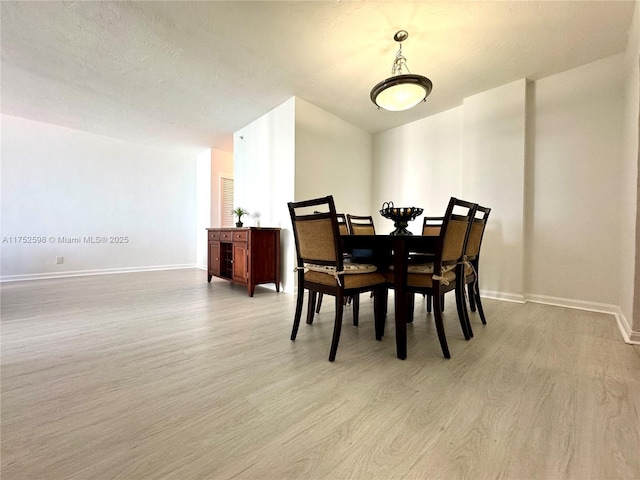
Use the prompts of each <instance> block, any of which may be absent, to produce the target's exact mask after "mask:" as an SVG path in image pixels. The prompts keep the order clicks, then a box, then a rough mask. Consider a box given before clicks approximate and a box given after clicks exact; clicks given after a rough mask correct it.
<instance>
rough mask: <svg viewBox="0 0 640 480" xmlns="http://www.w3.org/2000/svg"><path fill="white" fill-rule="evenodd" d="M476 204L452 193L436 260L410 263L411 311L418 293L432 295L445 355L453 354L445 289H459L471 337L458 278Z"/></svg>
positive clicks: (390, 279) (464, 326) (460, 310)
mask: <svg viewBox="0 0 640 480" xmlns="http://www.w3.org/2000/svg"><path fill="white" fill-rule="evenodd" d="M476 207H477V205H476V204H475V203H471V202H467V201H464V200H459V199H457V198H455V197H452V198H451V199H450V201H449V205H448V206H447V210H446V213H445V215H444V219H443V221H442V226H441V228H440V234H439V235H438V247H437V248H436V253H435V255H434V258H433V261H429V262H424V263H411V264H409V266H408V267H407V299H406V301H407V312H408V315H413V299H414V294H415V293H422V294H429V295H431V296H432V298H433V304H434V305H433V310H434V317H435V324H436V330H437V332H438V339H439V341H440V347H441V349H442V353H443V355H444V357H445V358H450V357H451V355H450V353H449V347H448V344H447V337H446V334H445V331H444V323H443V319H442V299H443V298H444V294H445V293H447V292H450V291H455V292H456V305H457V307H458V318H459V320H460V326H461V327H462V332H463V334H464V337H465V339H469V338H470V337H469V334H468V330H467V323H468V320H467V319H466V317H465V313H464V310H463V308H462V306H463V305H462V302H464V295H463V291H462V289H461V288H456V287H458V286H459V285H463V282H460V281H457V279H458V276H459V275H462V276H463V275H464V270H463V267H464V265H463V264H462V259H463V256H464V249H465V243H466V240H467V236H468V234H469V227H470V224H471V219H472V218H473V215H474V212H475V209H476ZM394 274H395V273H394V272H393V269H390V270H389V271H388V272H387V273H386V274H385V277H386V278H387V283H388V284H389V285H392V284H393V282H394Z"/></svg>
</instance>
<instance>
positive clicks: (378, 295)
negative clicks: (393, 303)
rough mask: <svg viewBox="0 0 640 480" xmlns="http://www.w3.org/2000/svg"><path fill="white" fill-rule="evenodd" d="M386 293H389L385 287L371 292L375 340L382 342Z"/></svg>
mask: <svg viewBox="0 0 640 480" xmlns="http://www.w3.org/2000/svg"><path fill="white" fill-rule="evenodd" d="M388 293H389V291H388V290H387V288H386V287H382V288H379V289H377V290H375V291H374V292H373V318H374V321H375V328H376V340H382V337H384V327H385V323H386V309H387V307H386V303H387V295H388Z"/></svg>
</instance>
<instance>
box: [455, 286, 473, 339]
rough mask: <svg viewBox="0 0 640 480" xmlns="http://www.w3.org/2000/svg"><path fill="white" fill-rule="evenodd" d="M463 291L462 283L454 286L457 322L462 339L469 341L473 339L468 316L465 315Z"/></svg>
mask: <svg viewBox="0 0 640 480" xmlns="http://www.w3.org/2000/svg"><path fill="white" fill-rule="evenodd" d="M464 290H465V288H464V283H462V282H460V283H458V284H457V285H456V290H455V292H456V308H457V309H458V320H460V326H461V327H462V333H463V334H464V339H465V340H470V339H471V337H473V330H471V323H470V322H469V315H468V314H467V302H466V301H465V298H464Z"/></svg>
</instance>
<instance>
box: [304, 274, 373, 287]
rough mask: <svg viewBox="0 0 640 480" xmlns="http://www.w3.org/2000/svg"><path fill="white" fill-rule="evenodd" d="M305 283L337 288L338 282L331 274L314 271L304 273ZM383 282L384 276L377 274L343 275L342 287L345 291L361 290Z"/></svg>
mask: <svg viewBox="0 0 640 480" xmlns="http://www.w3.org/2000/svg"><path fill="white" fill-rule="evenodd" d="M304 279H305V281H306V282H313V283H320V284H322V285H330V286H337V285H338V280H337V279H336V277H335V275H334V274H333V273H322V272H318V271H314V270H309V271H307V272H305V274H304ZM384 282H385V278H384V275H382V274H381V273H379V272H370V273H366V272H360V274H359V275H347V274H345V275H343V276H342V285H343V287H344V288H345V289H349V288H362V287H369V286H372V285H379V284H381V283H384Z"/></svg>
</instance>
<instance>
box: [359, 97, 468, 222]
mask: <svg viewBox="0 0 640 480" xmlns="http://www.w3.org/2000/svg"><path fill="white" fill-rule="evenodd" d="M417 108H420V107H417ZM373 145H374V149H373V168H374V173H373V179H372V181H373V186H372V190H373V192H372V201H373V204H372V205H371V210H372V211H373V213H374V215H373V216H374V219H375V223H376V231H379V232H380V233H389V232H391V231H392V230H393V229H394V228H393V222H392V221H390V220H386V219H384V218H382V217H381V216H380V214H379V210H380V208H381V207H382V203H383V202H388V201H392V202H393V203H394V205H395V206H396V207H414V206H415V207H419V208H423V209H424V215H431V216H438V215H442V214H444V211H445V210H446V208H447V204H448V202H449V198H450V197H451V196H455V195H459V194H460V191H461V178H462V107H458V108H454V109H451V110H448V111H446V112H443V113H439V114H437V115H433V116H431V117H427V118H423V119H421V120H417V121H415V122H412V123H409V124H407V125H403V126H401V127H398V128H394V129H391V130H387V131H386V132H382V133H379V134H377V135H375V136H374V140H373ZM409 230H411V231H412V232H413V233H415V234H420V233H421V231H422V218H418V219H417V220H415V221H413V222H410V223H409Z"/></svg>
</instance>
